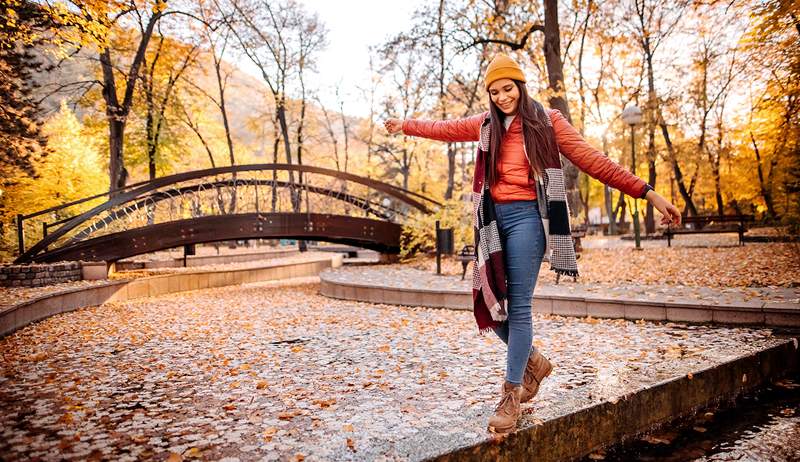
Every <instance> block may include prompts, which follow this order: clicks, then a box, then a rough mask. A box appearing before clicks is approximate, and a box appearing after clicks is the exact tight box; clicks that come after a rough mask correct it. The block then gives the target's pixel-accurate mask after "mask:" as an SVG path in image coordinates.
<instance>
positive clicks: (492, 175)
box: [488, 80, 558, 185]
mask: <svg viewBox="0 0 800 462" xmlns="http://www.w3.org/2000/svg"><path fill="white" fill-rule="evenodd" d="M514 84H515V85H516V86H517V89H519V100H518V102H517V104H518V109H517V116H519V117H520V120H521V122H522V136H523V138H524V140H525V150H526V151H527V152H528V158H529V159H530V161H531V170H530V172H529V174H530V176H531V177H533V176H534V175H536V176H541V175H542V174H543V172H544V169H545V167H546V166H547V165H550V164H552V163H553V162H552V159H558V147H557V146H556V140H555V136H554V134H553V129H552V127H550V125H549V124H548V123H547V122H548V120H547V118H549V116H548V115H547V113H546V112H545V110H544V107H542V105H541V104H539V103H537V102H535V101H533V99H532V98H531V97H530V96H529V95H528V89H527V88H525V84H524V83H523V82H521V81H519V80H514ZM489 112H490V113H491V118H490V119H491V120H490V124H491V129H492V137H491V139H490V140H489V144H490V146H489V156H488V162H489V165H488V167H489V169H488V170H489V184H491V185H493V184H495V183H496V182H497V180H498V174H497V160H498V159H499V157H500V146H501V144H502V142H503V135H505V133H506V127H505V125H503V121H504V120H505V118H506V115H505V113H503V111H501V110H500V108H499V107H497V105H496V104H494V101H492V97H491V95H490V96H489ZM548 160H550V162H548Z"/></svg>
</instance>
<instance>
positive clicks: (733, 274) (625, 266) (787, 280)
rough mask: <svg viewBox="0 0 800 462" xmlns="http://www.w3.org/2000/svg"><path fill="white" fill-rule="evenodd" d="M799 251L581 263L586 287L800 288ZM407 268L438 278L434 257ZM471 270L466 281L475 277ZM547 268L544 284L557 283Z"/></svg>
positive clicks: (446, 262)
mask: <svg viewBox="0 0 800 462" xmlns="http://www.w3.org/2000/svg"><path fill="white" fill-rule="evenodd" d="M798 262H800V246H799V245H798V244H796V243H747V244H745V245H744V246H741V247H739V246H737V247H673V248H663V247H656V248H652V247H651V248H644V249H642V250H640V251H636V250H633V249H631V248H607V249H594V248H593V249H584V251H583V253H582V254H581V258H580V260H579V261H578V269H579V271H580V278H579V279H578V281H579V282H581V283H587V284H588V283H612V284H618V283H625V282H630V283H636V284H666V285H685V286H695V287H767V286H778V287H800V263H798ZM407 265H408V266H411V267H414V268H418V269H422V270H425V271H430V272H434V273H435V272H436V260H435V258H433V257H419V258H416V259H413V260H411V261H409V262H408V263H407ZM471 265H472V264H470V267H469V268H468V270H467V280H469V278H470V277H471V275H472V266H471ZM549 268H550V264H549V263H547V262H545V263H543V264H542V268H541V270H540V271H539V281H540V283H542V282H545V283H554V282H555V274H554V273H553V272H552V271H550V270H549ZM461 270H462V267H461V263H460V262H458V261H456V260H455V258H453V257H446V258H444V259H443V260H442V272H443V274H447V275H459V276H460V275H461Z"/></svg>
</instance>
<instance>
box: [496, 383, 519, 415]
mask: <svg viewBox="0 0 800 462" xmlns="http://www.w3.org/2000/svg"><path fill="white" fill-rule="evenodd" d="M515 393H516V390H515V389H513V388H512V389H511V390H509V391H507V392H505V393H503V397H502V398H501V399H500V402H499V403H498V404H497V407H495V408H494V410H495V411H500V410H502V411H503V412H504V413H506V414H511V409H510V408H511V407H512V406H513V401H514V397H515V396H514V395H515Z"/></svg>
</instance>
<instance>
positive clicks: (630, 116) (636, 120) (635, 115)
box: [620, 104, 642, 250]
mask: <svg viewBox="0 0 800 462" xmlns="http://www.w3.org/2000/svg"><path fill="white" fill-rule="evenodd" d="M620 117H621V118H622V121H623V122H625V123H626V124H628V125H630V126H631V167H632V170H633V172H632V173H633V174H634V175H636V143H635V142H634V132H633V130H634V126H635V125H638V124H640V123H642V110H641V109H639V108H638V107H637V106H636V105H634V104H632V105H630V106H628V107H626V108H625V110H624V111H622V114H621V115H620ZM633 236H634V240H635V241H636V250H642V242H641V236H640V234H639V201H638V199H637V198H635V197H634V198H633Z"/></svg>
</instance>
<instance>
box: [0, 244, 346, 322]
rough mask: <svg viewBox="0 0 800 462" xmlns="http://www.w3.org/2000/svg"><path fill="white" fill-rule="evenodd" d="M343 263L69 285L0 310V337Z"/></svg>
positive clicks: (326, 260) (334, 259) (328, 260)
mask: <svg viewBox="0 0 800 462" xmlns="http://www.w3.org/2000/svg"><path fill="white" fill-rule="evenodd" d="M341 264H342V256H341V255H332V256H326V257H320V258H319V259H315V260H309V261H304V262H297V263H284V264H275V263H271V264H270V263H266V264H264V265H262V266H257V267H252V268H241V269H230V270H223V271H215V270H205V271H193V272H185V273H175V274H165V275H159V276H150V277H144V278H140V279H131V280H126V281H109V282H107V283H105V284H99V285H95V286H91V287H83V288H75V289H68V290H64V291H61V292H56V293H53V294H47V295H44V296H41V297H38V298H34V299H31V300H27V301H25V302H23V303H20V304H18V305H13V306H11V307H9V308H6V309H5V310H3V311H2V312H0V338H2V337H5V336H7V335H9V334H11V333H13V332H15V331H16V330H18V329H21V328H23V327H25V326H27V325H28V324H30V323H32V322H35V321H39V320H42V319H45V318H48V317H50V316H53V315H56V314H59V313H65V312H67V311H74V310H77V309H79V308H85V307H89V306H97V305H101V304H103V303H105V302H118V301H126V300H134V299H137V298H145V297H154V296H157V295H164V294H171V293H177V292H185V291H189V290H197V289H208V288H213V287H224V286H230V285H239V284H247V283H251V282H261V281H270V280H278V279H289V278H296V277H305V276H316V275H317V274H319V273H320V272H321V271H323V270H324V269H326V268H335V267H338V266H341Z"/></svg>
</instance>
